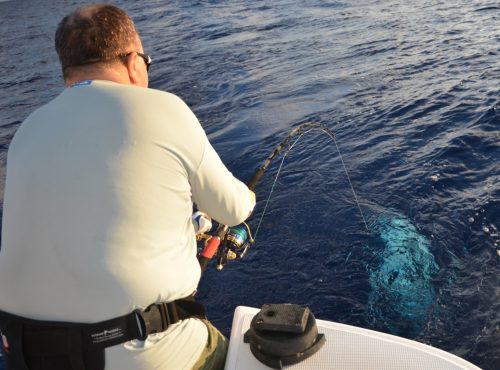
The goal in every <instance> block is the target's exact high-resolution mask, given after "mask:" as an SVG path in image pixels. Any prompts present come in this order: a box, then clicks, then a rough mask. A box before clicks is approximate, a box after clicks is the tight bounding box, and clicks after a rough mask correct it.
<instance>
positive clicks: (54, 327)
mask: <svg viewBox="0 0 500 370" xmlns="http://www.w3.org/2000/svg"><path fill="white" fill-rule="evenodd" d="M55 43H56V50H57V53H58V55H59V59H60V61H61V65H62V69H63V75H64V81H65V85H66V89H65V90H64V91H63V92H62V93H61V94H60V95H59V96H58V97H56V98H55V99H54V100H53V101H51V102H50V103H48V104H47V105H45V106H43V107H41V108H40V109H38V110H37V111H35V112H34V113H32V114H31V115H30V116H29V117H28V118H27V119H26V120H25V122H24V123H23V124H22V125H21V127H20V128H19V130H18V131H17V133H16V135H15V137H14V139H13V140H12V143H11V146H10V148H9V154H8V165H7V181H6V188H5V201H4V215H3V225H2V227H3V229H2V238H3V241H2V243H3V244H2V251H1V253H0V310H1V311H2V313H3V315H4V318H3V319H2V316H0V319H2V320H3V322H1V321H0V324H2V325H3V329H4V330H3V331H4V334H5V336H6V339H7V341H8V342H9V350H10V358H11V359H10V361H12V363H14V366H21V365H18V362H16V361H20V360H19V358H21V361H24V362H26V363H27V364H28V367H29V368H30V369H49V368H50V369H65V370H69V369H76V368H78V369H83V368H86V369H92V370H94V369H102V368H104V358H105V368H106V370H109V369H117V370H125V369H139V370H140V369H174V370H178V369H202V368H203V369H212V368H213V369H217V368H222V366H223V363H224V356H225V349H226V343H225V339H224V338H223V337H222V335H221V334H220V333H219V332H218V331H217V330H216V329H215V328H214V327H213V326H211V325H210V323H208V321H206V320H201V319H197V318H194V317H196V316H197V315H196V314H191V313H190V312H191V311H190V309H189V305H188V306H187V307H188V308H187V309H186V310H187V317H188V318H187V319H184V320H181V321H179V322H177V323H173V324H172V323H170V321H168V320H166V319H165V313H164V312H163V311H161V310H162V309H163V308H165V307H167V306H166V305H160V303H165V302H179V303H178V304H179V305H178V306H176V307H177V308H176V309H177V310H182V308H183V307H184V306H182V305H180V304H181V303H185V301H186V300H183V299H184V298H186V297H189V296H190V295H192V294H193V292H194V291H195V290H196V288H197V285H198V282H199V279H200V266H199V264H198V262H197V259H196V242H195V234H194V228H193V224H192V221H191V213H192V209H193V202H194V203H196V204H197V206H198V209H199V210H201V211H203V212H205V213H207V214H209V215H210V216H212V217H213V218H214V219H216V220H217V221H219V222H221V223H223V224H227V225H235V224H239V223H241V222H242V221H244V219H245V218H247V217H248V215H249V214H250V212H251V211H252V209H253V207H254V205H255V198H254V196H253V193H252V192H250V191H249V190H248V188H247V187H246V186H245V185H244V184H243V183H241V182H240V181H238V180H237V179H235V178H234V177H233V176H232V174H231V173H230V172H229V171H228V170H227V169H226V167H225V166H224V165H223V164H222V162H221V161H220V159H219V157H218V155H217V154H216V152H215V151H214V149H213V148H212V146H211V145H210V143H209V142H208V139H207V137H206V135H205V133H204V131H203V129H202V127H201V126H200V124H199V122H198V121H197V119H196V117H195V116H194V114H193V113H192V112H191V110H190V109H189V108H188V107H187V106H186V105H185V104H184V103H183V102H182V101H181V100H180V99H179V98H177V97H176V96H174V95H172V94H168V93H165V92H160V91H156V90H153V89H148V88H147V86H148V68H149V65H150V64H151V59H150V58H149V57H148V56H147V55H145V54H144V51H143V48H142V44H141V41H140V39H139V36H138V34H137V32H136V30H135V27H134V24H133V22H132V20H131V19H130V18H129V17H128V16H127V14H126V13H125V12H124V11H123V10H121V9H119V8H117V7H115V6H113V5H105V4H95V5H90V6H86V7H84V8H81V9H78V10H76V11H75V12H73V13H71V14H69V15H68V16H67V17H65V18H64V19H63V20H62V22H61V23H60V24H59V26H58V29H57V32H56V42H55ZM154 303H156V304H158V305H156V306H152V307H153V308H154V310H153V309H151V310H150V311H148V312H149V313H151V314H153V313H155V314H157V316H154V317H153V316H151V317H152V318H151V320H150V319H149V318H148V317H149V316H147V315H146V314H145V313H144V312H143V311H142V310H144V309H146V308H147V307H150V306H151V305H152V304H154ZM175 304H177V303H175ZM157 307H163V308H162V309H160V308H158V309H157ZM168 307H169V309H168V310H166V311H168V312H170V314H171V311H169V310H170V308H171V306H168ZM137 309H138V310H140V312H143V313H141V314H135V313H134V310H137ZM174 309H175V307H174ZM153 311H154V312H153ZM160 311H161V312H160ZM195 311H196V310H195ZM158 312H160V313H161V315H160V313H158ZM168 312H167V313H168ZM149 313H148V315H149ZM11 314H14V315H16V316H15V317H13V318H12V317H11V316H10V315H11ZM5 316H6V317H7V319H6V318H5ZM160 316H161V317H160ZM124 317H125V318H126V319H124ZM158 317H160V318H161V320H160V319H158ZM115 318H120V320H118V319H116V320H115V321H113V320H112V319H115ZM164 319H165V320H166V321H168V322H167V324H170V325H169V326H168V327H167V328H166V330H164V328H158V327H155V326H154V325H156V326H158V325H159V324H158V323H157V322H156V321H155V320H157V321H161V324H162V325H164V324H165V323H164ZM32 320H37V321H32ZM109 320H111V321H109ZM148 320H149V321H148ZM174 321H175V320H174ZM6 322H8V325H7V324H5V323H6ZM54 322H56V323H54ZM102 322H105V324H100V325H101V326H89V327H87V326H82V325H80V324H85V323H87V324H90V323H92V324H94V323H102ZM68 323H77V325H75V326H74V327H73V326H71V325H70V326H69V329H68ZM136 324H137V325H136ZM139 324H140V325H139ZM146 324H147V325H146ZM150 324H151V327H153V330H152V331H153V332H155V331H157V332H158V333H156V334H150V335H147V333H144V330H145V328H147V327H149V326H148V325H150ZM153 324H154V325H153ZM9 325H10V326H9ZM16 325H17V326H16ZM19 325H24V326H23V329H19V328H20V327H21V326H19ZM94 325H95V324H94ZM113 325H114V326H113ZM136 326H138V327H139V329H137V328H136ZM160 326H161V325H160ZM75 328H76V329H75ZM101 329H102V330H101ZM129 329H130V330H132V332H133V331H134V330H135V331H138V333H139V335H135V334H134V335H131V336H130V338H128V339H129V340H127V341H123V338H127V335H128V334H127V333H129ZM75 330H77V332H78V333H79V334H76V335H75V334H74V333H75ZM61 333H63V334H61ZM68 333H69V334H68ZM82 333H83V334H82ZM87 334H88V335H87ZM23 335H24V339H19V338H20V337H22V336H23ZM146 335H147V338H145V336H146ZM137 336H139V337H142V339H145V340H139V339H134V338H136V337H137ZM48 338H51V339H48ZM61 338H62V339H61ZM75 338H76V339H75ZM82 338H83V339H82ZM51 341H52V342H51ZM57 341H61V343H62V344H61V343H59V344H60V346H62V347H65V348H66V347H67V348H70V349H69V350H67V349H64V351H69V352H68V353H66V352H64V351H63V350H61V351H62V353H59V352H57V351H58V350H55V349H53V347H56V344H55V342H57ZM65 341H67V342H68V343H69V344H68V345H67V346H66V342H65ZM115 341H116V342H118V344H115V345H112V346H109V347H106V348H101V347H99V346H103V347H104V344H106V343H107V344H109V343H114V342H115ZM47 342H49V343H47ZM87 342H89V343H90V342H91V343H90V344H89V343H87ZM20 343H23V345H20ZM30 343H31V347H30ZM75 343H76V344H75ZM102 343H104V344H102ZM46 347H47V349H46V350H45V349H44V348H46ZM82 348H83V349H82ZM96 348H97V349H96ZM44 351H48V352H44ZM21 352H22V353H21ZM49 352H50V353H49ZM20 353H21V354H20ZM102 354H104V356H102ZM99 356H101V357H99ZM103 357H104V358H103ZM15 368H17V367H15ZM19 368H22V367H19Z"/></svg>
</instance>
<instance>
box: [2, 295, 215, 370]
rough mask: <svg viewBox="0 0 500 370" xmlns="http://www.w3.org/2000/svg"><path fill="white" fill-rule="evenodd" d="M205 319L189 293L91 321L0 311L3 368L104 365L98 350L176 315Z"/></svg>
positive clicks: (67, 369)
mask: <svg viewBox="0 0 500 370" xmlns="http://www.w3.org/2000/svg"><path fill="white" fill-rule="evenodd" d="M188 318H199V319H205V318H206V314H205V308H204V307H203V305H202V304H200V303H198V302H195V301H194V299H193V298H192V296H190V297H186V298H184V299H179V300H176V301H173V302H168V303H154V304H151V305H150V306H148V307H147V308H146V309H144V310H139V309H137V310H134V311H133V312H131V313H129V314H127V315H124V316H120V317H116V318H113V319H110V320H106V321H101V322H98V323H93V324H84V323H71V322H59V321H42V320H33V319H28V318H25V317H21V316H17V315H13V314H10V313H7V312H3V311H0V331H1V332H2V333H3V335H4V337H6V338H7V342H8V349H7V350H8V352H7V363H8V369H9V370H38V369H50V370H104V367H105V358H104V357H105V356H104V352H105V351H104V350H105V349H106V348H107V347H111V346H115V345H117V344H121V343H125V342H128V341H130V340H134V339H139V340H145V339H146V338H147V337H148V335H150V334H154V333H160V332H163V331H165V330H167V329H168V328H169V327H170V325H173V324H175V323H177V322H179V321H180V320H184V319H188Z"/></svg>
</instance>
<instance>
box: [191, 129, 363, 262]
mask: <svg viewBox="0 0 500 370" xmlns="http://www.w3.org/2000/svg"><path fill="white" fill-rule="evenodd" d="M312 130H321V131H323V132H325V133H326V134H327V135H328V136H329V137H330V138H331V139H332V140H333V142H334V143H335V146H336V148H337V151H338V153H339V155H340V159H341V161H342V165H343V167H344V170H345V173H346V175H347V179H348V181H349V184H350V186H351V190H352V193H353V194H354V198H355V201H356V203H357V205H358V209H359V211H360V214H361V217H362V218H363V221H364V223H365V226H366V228H367V229H368V226H367V223H366V220H365V218H364V216H363V212H362V211H361V207H360V205H359V201H358V199H357V196H356V192H355V191H354V187H353V186H352V182H351V180H350V178H349V173H348V171H347V167H346V166H345V163H344V160H343V158H342V154H341V152H340V148H339V147H338V145H337V141H336V140H335V134H334V133H333V132H332V131H331V130H330V129H329V128H328V127H327V126H326V125H324V124H322V123H319V122H305V123H303V124H301V125H300V126H298V127H296V128H295V129H293V130H292V131H291V132H290V133H289V134H288V135H287V136H286V137H285V138H284V139H283V140H282V141H281V143H279V144H278V145H277V146H276V148H275V149H274V150H273V151H272V152H271V154H269V156H268V157H267V158H266V160H265V161H264V163H263V164H262V166H261V167H260V168H259V169H258V170H257V172H256V173H255V174H254V176H253V177H252V178H251V179H250V181H249V182H248V185H247V186H248V188H249V189H250V190H252V191H254V189H255V188H256V186H257V184H258V183H259V181H260V179H261V178H262V175H263V174H264V172H265V171H266V170H267V168H268V167H269V165H270V164H271V162H272V161H273V159H274V158H275V157H276V156H277V155H278V154H279V153H281V152H282V151H283V149H285V148H287V150H286V152H285V153H284V155H283V159H282V160H281V164H280V166H279V169H278V173H277V174H276V177H275V179H274V182H273V185H272V187H271V191H270V192H269V195H268V198H267V200H266V204H265V206H264V211H263V212H262V214H261V217H260V220H259V223H258V226H257V229H256V232H255V237H256V236H257V233H258V230H259V228H260V225H261V223H262V219H263V217H264V214H265V213H266V210H267V205H268V203H269V201H270V198H271V195H272V193H273V190H274V186H275V184H276V181H277V179H278V176H279V174H280V171H281V167H282V166H283V162H284V160H285V158H286V156H287V155H288V152H289V151H290V150H291V149H292V148H293V147H294V146H295V144H296V143H297V142H298V140H299V139H300V138H301V137H302V136H303V135H304V134H305V133H307V132H310V131H312ZM296 136H298V138H297V139H296V140H295V141H294V142H293V143H292V144H291V141H292V139H293V138H294V137H296ZM197 237H198V238H199V239H200V240H204V247H203V248H202V251H201V252H200V255H199V256H198V260H199V262H200V266H201V269H202V271H205V269H206V267H207V265H208V263H209V262H210V260H211V259H212V258H213V256H214V255H215V254H216V253H217V264H216V268H217V270H222V269H223V268H224V266H225V264H226V263H227V262H228V261H229V260H234V259H236V258H243V257H244V256H245V254H246V252H247V251H248V249H249V248H250V246H251V245H252V244H253V243H254V241H255V237H253V236H252V233H251V231H250V227H249V226H248V225H247V224H246V223H245V222H243V223H241V224H239V225H236V226H233V227H231V228H230V227H229V226H227V225H222V224H220V225H219V226H218V228H217V230H216V232H215V234H213V235H208V234H200V235H199V236H197ZM221 242H222V244H221Z"/></svg>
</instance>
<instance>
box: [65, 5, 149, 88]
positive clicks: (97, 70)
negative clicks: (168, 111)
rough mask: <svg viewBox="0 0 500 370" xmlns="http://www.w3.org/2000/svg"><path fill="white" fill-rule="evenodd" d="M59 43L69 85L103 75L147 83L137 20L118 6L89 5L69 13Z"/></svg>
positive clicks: (113, 78)
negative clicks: (135, 23) (136, 24)
mask: <svg viewBox="0 0 500 370" xmlns="http://www.w3.org/2000/svg"><path fill="white" fill-rule="evenodd" d="M55 46H56V51H57V54H58V55H59V60H60V62H61V66H62V70H63V75H64V79H65V81H66V83H67V84H68V83H72V82H76V81H78V80H80V79H99V78H101V79H111V80H115V81H117V82H121V83H131V84H135V85H141V86H147V65H146V63H147V62H146V59H145V58H144V55H142V56H141V52H142V44H141V41H140V38H139V35H138V34H137V31H136V29H135V26H134V22H133V21H132V19H130V17H129V16H128V15H127V13H125V12H124V11H123V10H121V9H120V8H118V7H116V6H114V5H111V4H93V5H87V6H85V7H83V8H80V9H77V10H75V11H74V12H72V13H70V14H68V15H67V16H66V17H64V18H63V20H62V21H61V23H59V26H58V27H57V31H56V36H55ZM138 53H139V54H138Z"/></svg>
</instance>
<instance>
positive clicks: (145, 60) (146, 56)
mask: <svg viewBox="0 0 500 370" xmlns="http://www.w3.org/2000/svg"><path fill="white" fill-rule="evenodd" d="M135 53H136V54H137V55H138V56H140V57H141V58H142V60H144V63H145V64H146V71H148V72H149V66H150V65H151V63H153V59H151V57H150V56H149V55H147V54H143V53H139V52H138V51H136V52H135Z"/></svg>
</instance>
